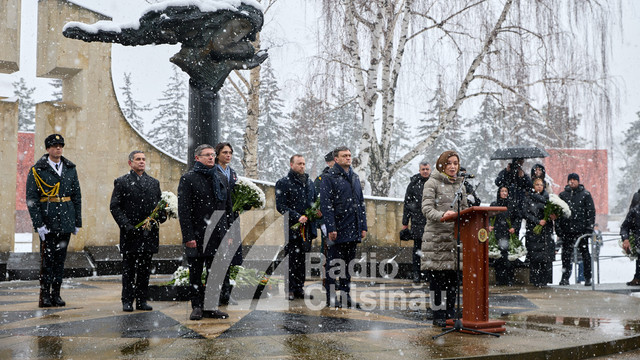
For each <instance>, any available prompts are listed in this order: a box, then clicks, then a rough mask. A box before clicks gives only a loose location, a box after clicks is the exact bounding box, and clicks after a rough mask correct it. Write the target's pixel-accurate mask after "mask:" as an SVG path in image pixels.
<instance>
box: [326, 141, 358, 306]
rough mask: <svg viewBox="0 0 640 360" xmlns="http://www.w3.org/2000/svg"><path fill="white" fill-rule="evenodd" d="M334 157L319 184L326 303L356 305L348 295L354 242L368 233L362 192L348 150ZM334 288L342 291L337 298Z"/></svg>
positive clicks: (341, 149) (338, 152) (354, 251)
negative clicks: (324, 240) (324, 241)
mask: <svg viewBox="0 0 640 360" xmlns="http://www.w3.org/2000/svg"><path fill="white" fill-rule="evenodd" d="M333 157H334V159H335V161H336V163H335V165H333V167H332V168H331V171H330V172H329V174H328V176H324V177H323V178H322V183H321V185H320V210H321V211H322V215H323V219H324V222H325V226H326V228H327V233H328V239H327V245H328V256H327V261H328V262H329V269H328V271H327V277H326V282H327V287H328V288H329V292H327V306H328V307H332V306H334V305H337V306H340V305H343V304H344V305H346V306H347V307H355V308H359V307H360V305H359V304H358V303H356V302H355V301H354V300H352V299H351V296H350V290H351V274H350V273H349V268H351V267H352V266H350V263H351V262H352V261H353V260H354V259H355V256H356V245H357V244H359V243H360V242H362V239H364V238H365V237H366V236H367V216H366V210H365V205H364V195H363V193H362V186H361V185H360V178H359V177H358V174H356V173H355V172H354V171H353V169H352V168H351V151H350V150H349V149H348V148H347V147H344V146H342V147H338V148H336V149H335V150H334V152H333ZM336 282H337V283H338V285H337V287H336ZM337 290H339V291H341V292H342V296H341V298H340V300H338V299H337V297H336V291H337Z"/></svg>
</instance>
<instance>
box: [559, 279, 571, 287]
mask: <svg viewBox="0 0 640 360" xmlns="http://www.w3.org/2000/svg"><path fill="white" fill-rule="evenodd" d="M558 285H560V286H567V285H569V280H565V279H562V280H560V283H559V284H558Z"/></svg>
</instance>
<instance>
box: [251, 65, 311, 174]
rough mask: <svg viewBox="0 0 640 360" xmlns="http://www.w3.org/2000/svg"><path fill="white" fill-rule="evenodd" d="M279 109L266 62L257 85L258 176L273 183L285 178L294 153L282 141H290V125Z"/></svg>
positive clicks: (274, 83) (275, 86) (276, 89)
mask: <svg viewBox="0 0 640 360" xmlns="http://www.w3.org/2000/svg"><path fill="white" fill-rule="evenodd" d="M283 108H284V104H283V100H282V99H281V98H280V87H279V85H278V82H277V80H276V78H275V75H274V73H273V68H272V67H271V65H270V62H268V61H267V62H265V63H264V64H263V65H262V79H261V82H260V123H259V131H258V173H259V175H260V179H262V180H267V181H274V182H275V181H277V180H278V179H279V178H281V177H282V176H283V175H284V174H286V173H287V171H288V168H289V157H290V156H291V155H293V154H294V153H295V151H293V148H292V147H291V146H290V145H289V143H288V142H287V141H283V140H284V139H290V138H291V135H290V123H289V121H288V119H286V117H285V115H284V112H283ZM303 155H304V154H303ZM305 160H306V159H305Z"/></svg>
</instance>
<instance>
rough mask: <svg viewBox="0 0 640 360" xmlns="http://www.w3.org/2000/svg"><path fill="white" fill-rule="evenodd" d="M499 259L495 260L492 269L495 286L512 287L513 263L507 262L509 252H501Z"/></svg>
mask: <svg viewBox="0 0 640 360" xmlns="http://www.w3.org/2000/svg"><path fill="white" fill-rule="evenodd" d="M500 253H501V255H502V256H501V257H500V258H498V259H496V260H495V261H494V263H493V267H494V269H495V271H496V285H500V286H512V285H513V279H514V277H515V275H514V271H513V263H512V262H511V261H509V251H507V250H502V251H501V252H500Z"/></svg>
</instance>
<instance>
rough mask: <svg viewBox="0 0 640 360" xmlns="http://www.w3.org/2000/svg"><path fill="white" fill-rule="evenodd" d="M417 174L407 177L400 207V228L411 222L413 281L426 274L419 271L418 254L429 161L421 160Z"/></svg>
mask: <svg viewBox="0 0 640 360" xmlns="http://www.w3.org/2000/svg"><path fill="white" fill-rule="evenodd" d="M419 166H420V168H419V171H418V173H417V174H415V175H413V176H412V177H411V179H409V185H407V191H406V192H405V193H404V207H403V209H402V230H404V229H408V228H409V222H411V235H412V237H411V238H412V239H413V259H412V270H413V282H414V283H419V282H420V281H422V280H425V279H426V276H425V275H424V274H422V273H421V272H420V254H421V253H422V250H421V249H422V234H423V233H424V227H425V225H427V218H425V217H424V214H422V190H423V189H424V183H426V182H427V180H429V176H430V175H431V165H430V164H429V162H427V161H426V160H425V161H421V162H420V165H419Z"/></svg>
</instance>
